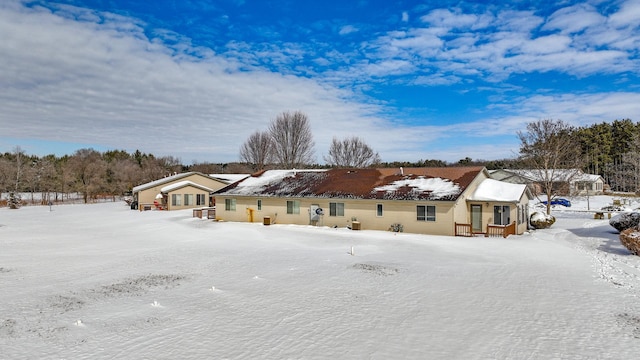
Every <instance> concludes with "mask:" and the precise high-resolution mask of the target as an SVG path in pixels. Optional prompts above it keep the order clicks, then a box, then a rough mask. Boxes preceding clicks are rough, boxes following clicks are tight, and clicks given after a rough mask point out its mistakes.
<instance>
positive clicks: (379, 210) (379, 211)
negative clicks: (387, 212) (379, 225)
mask: <svg viewBox="0 0 640 360" xmlns="http://www.w3.org/2000/svg"><path fill="white" fill-rule="evenodd" d="M382 214H383V208H382V204H376V216H377V217H381V216H382Z"/></svg>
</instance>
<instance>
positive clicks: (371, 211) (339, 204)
mask: <svg viewBox="0 0 640 360" xmlns="http://www.w3.org/2000/svg"><path fill="white" fill-rule="evenodd" d="M214 196H215V199H216V204H217V206H216V219H218V220H223V221H242V222H262V221H264V223H265V225H268V224H272V223H274V222H277V223H279V224H298V225H309V224H310V225H320V226H330V227H351V228H352V229H360V228H362V229H371V230H395V231H399V229H402V231H405V232H411V233H421V234H433V235H466V236H470V235H473V234H474V233H482V234H488V233H492V227H497V228H498V230H499V231H500V235H503V232H502V230H501V229H502V227H507V226H509V227H511V228H513V229H512V230H510V231H512V232H511V234H522V233H523V232H524V231H526V230H527V227H528V214H527V210H526V209H527V208H528V203H529V200H530V199H531V196H530V192H529V191H527V188H526V186H525V185H522V184H509V183H504V182H500V181H496V180H493V179H490V178H489V173H488V172H487V170H486V169H485V168H484V167H442V168H405V169H402V168H393V169H392V168H379V169H328V170H327V169H322V170H318V169H315V170H268V171H264V172H260V173H257V174H254V175H251V176H250V177H248V178H246V179H244V180H241V181H239V182H236V183H233V184H231V185H229V186H228V187H226V188H224V189H221V190H219V191H216V192H215V193H214ZM463 228H464V230H463ZM492 234H493V233H492Z"/></svg>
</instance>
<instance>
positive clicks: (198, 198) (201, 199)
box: [196, 194, 206, 205]
mask: <svg viewBox="0 0 640 360" xmlns="http://www.w3.org/2000/svg"><path fill="white" fill-rule="evenodd" d="M205 202H206V197H205V195H204V194H196V205H204V204H205Z"/></svg>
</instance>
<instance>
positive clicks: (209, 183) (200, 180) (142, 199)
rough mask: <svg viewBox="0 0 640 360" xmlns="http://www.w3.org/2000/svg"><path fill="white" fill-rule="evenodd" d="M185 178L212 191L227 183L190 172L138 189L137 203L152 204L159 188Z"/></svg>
mask: <svg viewBox="0 0 640 360" xmlns="http://www.w3.org/2000/svg"><path fill="white" fill-rule="evenodd" d="M187 180H188V181H191V182H194V183H196V184H199V185H202V186H204V187H207V188H209V189H212V190H214V191H215V190H219V189H222V188H223V187H225V186H226V185H227V184H225V183H223V182H221V181H218V180H215V179H212V178H209V177H206V176H203V175H200V174H192V175H189V176H185V177H181V178H178V179H175V180H174V181H170V182H166V183H163V184H158V185H156V186H154V187H151V188H148V189H144V190H141V191H139V192H138V193H137V199H138V203H139V204H153V201H154V200H156V195H158V194H159V193H160V189H162V188H164V187H166V186H168V185H171V184H175V183H178V182H181V181H187ZM207 198H208V195H207ZM208 205H209V204H207V206H208ZM193 207H197V206H193ZM183 208H186V207H183Z"/></svg>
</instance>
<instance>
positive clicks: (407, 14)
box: [402, 11, 409, 22]
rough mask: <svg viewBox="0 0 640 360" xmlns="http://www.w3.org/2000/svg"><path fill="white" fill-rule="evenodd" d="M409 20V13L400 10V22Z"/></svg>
mask: <svg viewBox="0 0 640 360" xmlns="http://www.w3.org/2000/svg"><path fill="white" fill-rule="evenodd" d="M408 21H409V13H408V12H406V11H403V12H402V22H408Z"/></svg>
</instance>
